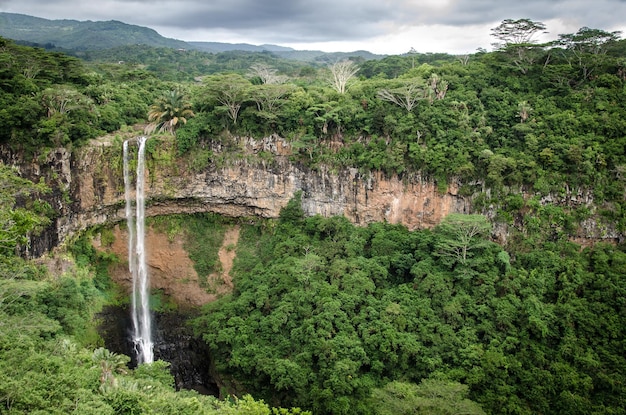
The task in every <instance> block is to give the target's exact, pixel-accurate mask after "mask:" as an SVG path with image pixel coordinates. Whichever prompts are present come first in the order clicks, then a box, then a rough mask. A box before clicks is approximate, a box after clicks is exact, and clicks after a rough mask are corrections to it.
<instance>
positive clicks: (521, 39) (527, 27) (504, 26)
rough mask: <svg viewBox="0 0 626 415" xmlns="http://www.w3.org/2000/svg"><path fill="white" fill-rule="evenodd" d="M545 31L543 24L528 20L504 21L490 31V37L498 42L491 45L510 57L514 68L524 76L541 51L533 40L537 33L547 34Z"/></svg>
mask: <svg viewBox="0 0 626 415" xmlns="http://www.w3.org/2000/svg"><path fill="white" fill-rule="evenodd" d="M545 29H546V25H545V24H543V23H541V22H535V21H533V20H530V19H517V20H513V19H506V20H503V21H502V23H501V24H500V25H499V26H497V27H494V28H493V29H491V36H493V37H495V38H496V39H498V40H499V42H496V43H493V44H492V45H493V46H494V48H495V49H496V50H499V51H501V52H504V53H506V54H508V55H510V56H511V57H512V62H513V64H514V65H515V67H517V69H519V70H520V72H522V73H523V74H526V73H527V72H528V70H529V69H530V66H531V65H532V64H533V63H534V62H535V61H536V59H537V56H538V54H539V52H540V51H541V50H542V48H541V46H540V45H537V41H536V40H535V39H533V38H534V37H535V35H536V34H538V33H547V32H546V31H545Z"/></svg>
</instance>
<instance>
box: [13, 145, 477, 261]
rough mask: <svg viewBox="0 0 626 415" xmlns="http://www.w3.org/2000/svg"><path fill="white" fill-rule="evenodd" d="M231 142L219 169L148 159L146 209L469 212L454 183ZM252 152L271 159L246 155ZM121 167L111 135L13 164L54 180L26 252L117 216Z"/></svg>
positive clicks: (424, 220)
mask: <svg viewBox="0 0 626 415" xmlns="http://www.w3.org/2000/svg"><path fill="white" fill-rule="evenodd" d="M160 144H161V145H163V146H167V145H168V143H167V142H162V143H160ZM237 144H238V146H239V148H240V153H239V154H240V155H241V157H239V158H237V159H231V160H228V161H226V162H222V163H221V165H216V164H215V163H213V162H212V161H211V160H208V162H207V166H206V168H204V169H202V170H200V171H194V170H192V169H191V168H189V167H188V163H187V162H186V161H185V160H177V161H172V159H167V158H163V159H159V156H158V154H157V155H156V156H155V157H152V158H151V159H150V160H149V163H148V169H147V172H146V175H147V177H146V179H147V182H146V215H148V216H156V215H167V214H175V213H195V212H214V213H218V214H222V215H226V216H231V217H264V218H276V217H278V215H279V212H280V210H281V208H282V207H284V206H285V205H286V204H287V202H288V201H289V200H290V199H291V198H292V197H293V196H294V194H295V193H296V192H298V191H302V207H303V209H304V211H305V213H306V214H307V215H315V214H321V215H324V216H331V215H345V216H346V217H347V218H348V219H349V220H351V221H352V222H353V223H356V224H367V223H370V222H375V221H387V222H391V223H402V224H405V225H406V226H407V227H409V228H410V229H418V228H427V227H432V226H434V225H436V224H437V223H439V221H441V219H442V218H443V217H445V216H446V215H447V214H449V213H451V212H465V213H469V211H470V207H471V206H470V200H469V199H468V198H467V197H462V196H460V195H459V194H458V192H457V187H456V186H454V185H452V186H449V187H448V189H447V191H446V192H443V193H441V192H439V191H438V190H437V187H436V185H435V183H433V182H432V181H430V180H427V179H425V178H423V177H421V176H419V175H412V176H406V177H403V178H400V177H397V176H392V177H386V176H385V175H383V174H382V173H380V172H375V173H371V174H362V173H360V172H359V171H358V170H356V169H343V170H339V171H331V170H329V169H326V168H320V169H316V170H313V169H310V168H308V167H306V166H304V165H302V164H298V163H293V162H291V161H290V158H289V154H290V150H289V146H288V144H287V143H286V142H285V141H284V140H283V139H282V138H280V137H277V136H271V137H268V138H266V139H264V140H262V141H255V140H252V139H240V140H238V143H237ZM260 151H263V152H265V153H266V154H270V155H271V159H270V160H267V159H260V158H259V157H254V154H255V153H258V152H260ZM155 154H156V153H155ZM213 154H215V153H213ZM247 156H249V157H247ZM12 157H13V158H15V157H16V156H11V155H9V154H6V153H5V154H4V158H5V160H6V159H7V158H8V159H11V158H12ZM148 157H149V158H150V157H151V156H148ZM121 163H122V156H121V145H120V143H119V140H118V142H117V143H114V142H113V140H108V141H107V140H99V141H94V142H93V143H91V145H89V146H86V147H84V148H81V149H79V150H77V151H75V152H72V153H70V152H69V151H67V150H65V149H58V150H56V151H54V152H51V153H49V154H48V155H47V158H46V159H45V162H41V160H39V161H33V162H30V163H25V164H24V163H22V171H23V173H24V175H25V176H27V177H30V178H32V179H36V178H37V177H41V176H42V175H48V182H53V183H54V184H55V187H56V191H55V193H56V195H55V196H54V197H53V198H54V204H55V206H54V207H55V208H56V210H57V211H58V212H59V216H58V218H57V219H56V221H55V224H54V226H53V229H51V230H50V231H49V232H48V233H47V234H46V235H44V236H42V240H41V241H39V242H37V241H34V242H35V243H34V244H33V252H32V254H33V255H37V254H41V253H42V251H46V250H49V249H50V248H53V247H54V246H55V245H57V244H60V243H62V242H63V241H64V240H65V239H66V238H67V237H68V236H70V235H72V234H74V233H76V232H78V231H80V230H82V229H86V228H89V227H92V226H96V225H102V224H107V223H110V224H112V223H116V222H119V221H122V220H123V219H124V184H123V177H122V164H121Z"/></svg>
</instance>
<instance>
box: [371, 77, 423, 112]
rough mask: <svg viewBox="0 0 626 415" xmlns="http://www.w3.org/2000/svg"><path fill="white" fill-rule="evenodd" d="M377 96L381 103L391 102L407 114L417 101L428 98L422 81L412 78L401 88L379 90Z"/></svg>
mask: <svg viewBox="0 0 626 415" xmlns="http://www.w3.org/2000/svg"><path fill="white" fill-rule="evenodd" d="M377 96H378V98H379V99H382V100H383V101H389V102H393V103H394V104H396V105H398V106H400V107H402V108H404V109H405V110H407V112H411V111H412V110H413V108H414V107H415V106H416V105H417V102H418V101H419V100H421V99H425V98H427V97H428V89H427V88H426V86H425V83H424V80H423V79H421V78H414V79H410V80H407V81H405V82H404V84H403V85H402V86H399V87H397V88H391V89H387V88H384V89H381V90H379V91H378V93H377Z"/></svg>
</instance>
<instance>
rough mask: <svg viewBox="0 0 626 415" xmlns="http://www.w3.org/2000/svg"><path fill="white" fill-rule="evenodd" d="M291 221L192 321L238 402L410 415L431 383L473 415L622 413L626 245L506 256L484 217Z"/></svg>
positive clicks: (249, 250) (250, 236) (247, 244)
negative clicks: (424, 222) (425, 223)
mask: <svg viewBox="0 0 626 415" xmlns="http://www.w3.org/2000/svg"><path fill="white" fill-rule="evenodd" d="M281 218H282V219H281V221H280V223H278V224H277V225H276V226H275V227H272V226H268V224H258V225H249V226H246V227H244V228H243V230H242V237H241V239H240V246H239V247H238V252H237V260H236V263H235V268H234V269H235V292H234V293H233V294H232V295H231V296H229V297H224V298H222V299H221V300H219V301H218V302H216V303H214V304H210V305H209V306H208V307H207V308H206V310H205V312H204V315H203V316H202V317H200V318H198V319H197V321H196V329H197V332H198V333H199V334H201V335H202V336H203V337H204V339H205V340H206V341H207V342H208V343H209V345H210V346H211V348H212V352H213V353H214V356H215V361H216V364H217V368H218V370H219V371H220V373H222V375H225V376H226V378H228V376H230V377H232V379H234V380H236V383H234V384H233V388H234V389H235V390H236V389H237V387H238V388H239V389H238V391H239V392H244V391H246V392H250V393H253V394H254V395H255V396H259V397H263V398H264V399H266V400H268V401H269V402H272V404H275V405H279V406H299V407H303V408H307V409H311V410H312V411H313V412H314V413H316V414H369V413H381V414H383V413H398V412H394V411H395V409H393V408H396V409H397V410H399V411H400V412H399V413H410V411H409V410H406V409H401V408H406V407H411V408H415V407H420V408H427V407H429V406H428V405H430V404H429V403H428V402H424V399H425V398H424V396H423V395H421V394H420V392H419V391H420V390H424V389H428V388H429V387H430V388H431V390H432V385H433V384H437V385H439V386H438V387H437V390H439V393H441V396H444V395H446V393H448V392H445V390H446V388H450V389H449V392H450V395H449V396H450V398H449V399H446V400H447V401H448V402H449V404H450V405H451V407H461V406H463V405H467V407H468V408H469V407H471V408H473V409H472V411H474V412H472V413H480V407H482V409H483V410H484V411H485V412H487V413H493V414H501V413H516V414H533V413H543V414H562V413H569V414H589V413H613V414H620V413H624V405H623V403H624V402H626V387H625V386H624V385H625V384H624V379H626V358H625V355H624V350H625V346H626V328H625V327H624V325H623V324H622V322H623V321H624V319H625V318H626V314H625V313H626V308H625V307H624V305H625V303H624V301H625V300H624V299H625V298H626V280H625V279H624V278H623V277H624V275H626V253H625V252H624V251H623V247H615V246H611V245H604V244H598V245H596V246H594V247H592V248H588V249H584V250H582V251H581V250H580V247H579V246H576V245H574V244H572V243H570V242H567V240H566V239H565V238H564V239H561V240H559V241H557V242H550V241H546V240H544V241H543V242H541V243H537V245H536V246H535V247H532V246H531V247H529V246H526V245H520V246H519V247H518V248H517V249H516V250H515V251H511V252H507V251H505V250H503V248H502V247H500V246H498V245H496V244H494V243H492V242H489V241H488V239H487V238H488V236H489V226H488V224H487V223H486V221H485V219H484V217H481V216H473V215H466V216H463V215H458V216H455V215H453V216H451V217H449V219H448V220H446V221H444V222H443V223H442V225H441V226H439V227H437V228H435V229H434V230H433V231H428V230H424V231H416V232H409V231H408V230H407V229H406V228H404V227H402V226H398V225H389V224H381V223H378V224H372V225H370V226H368V227H366V228H360V227H355V226H353V225H351V224H350V223H349V222H348V221H347V220H346V219H344V218H341V217H335V218H329V219H324V218H322V217H319V216H317V217H311V218H304V217H303V215H302V211H301V209H300V208H299V205H298V203H295V202H294V203H290V205H289V206H288V207H287V208H286V209H285V210H284V211H283V214H282V216H281ZM537 240H541V238H538V239H537ZM389 382H392V383H389ZM397 382H403V383H397ZM420 383H421V386H420V387H419V388H418V389H415V388H416V385H417V384H420ZM429 385H430V386H429ZM446 385H448V386H446ZM465 387H467V388H468V390H469V394H468V395H467V396H465V395H463V394H462V393H452V392H451V391H455V390H456V391H462V390H463V388H465ZM427 396H428V397H430V398H433V399H434V398H436V396H435V395H432V394H430V395H427ZM446 396H447V395H446ZM372 397H373V398H372ZM468 398H469V399H471V401H469V400H468ZM477 404H480V407H479V406H478V405H477ZM398 408H400V409H398ZM424 410H425V412H424V413H448V412H445V411H443V410H440V411H439V412H437V411H434V412H429V411H428V410H426V409H424ZM452 413H453V412H452ZM468 413H469V412H468Z"/></svg>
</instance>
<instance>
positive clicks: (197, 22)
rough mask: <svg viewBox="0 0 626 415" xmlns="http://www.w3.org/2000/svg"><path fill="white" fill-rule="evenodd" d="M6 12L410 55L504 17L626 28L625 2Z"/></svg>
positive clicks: (361, 1) (229, 1) (119, 5)
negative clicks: (113, 21)
mask: <svg viewBox="0 0 626 415" xmlns="http://www.w3.org/2000/svg"><path fill="white" fill-rule="evenodd" d="M0 12H7V13H21V14H27V15H30V16H36V17H42V18H46V19H73V20H81V21H84V20H92V21H106V20H119V21H122V22H124V23H128V24H135V25H139V26H146V27H149V28H152V29H154V30H156V31H157V32H158V33H159V34H161V35H162V36H165V37H169V38H174V39H179V40H184V41H206V42H226V43H250V44H253V45H262V44H274V45H281V46H288V47H292V48H294V49H297V50H322V51H325V52H352V51H355V50H367V51H370V52H373V53H377V54H389V55H392V54H402V53H406V52H408V51H409V50H411V49H414V50H415V51H417V52H420V53H429V52H433V53H436V52H444V53H450V54H467V53H474V52H476V51H477V49H479V48H482V49H485V50H492V49H493V48H492V46H491V44H492V43H494V42H495V39H494V38H493V37H492V36H491V35H490V34H491V29H492V28H494V27H496V26H498V25H499V24H500V23H501V22H502V21H503V20H505V19H531V20H533V21H536V22H541V23H543V24H545V25H546V28H547V31H548V33H547V34H542V35H539V36H537V37H535V39H534V40H537V41H547V40H552V39H556V38H557V37H558V35H559V34H565V33H576V32H577V31H578V30H579V29H580V28H582V27H589V28H591V29H601V30H605V31H607V32H613V31H618V30H619V31H622V35H621V38H624V36H626V0H88V1H85V0H61V1H55V0H0Z"/></svg>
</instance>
